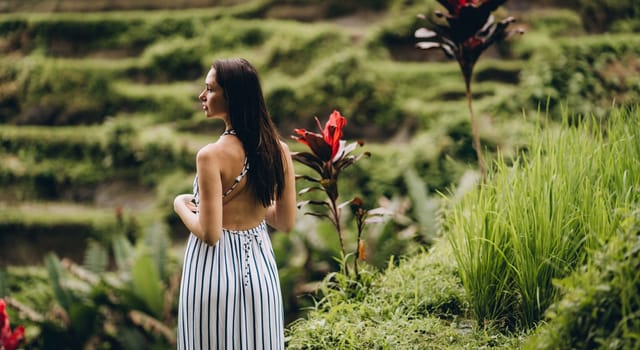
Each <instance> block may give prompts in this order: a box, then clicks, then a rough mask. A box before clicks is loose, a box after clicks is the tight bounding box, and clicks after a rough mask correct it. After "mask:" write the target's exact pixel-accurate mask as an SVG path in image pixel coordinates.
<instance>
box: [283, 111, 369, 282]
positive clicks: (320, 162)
mask: <svg viewBox="0 0 640 350" xmlns="http://www.w3.org/2000/svg"><path fill="white" fill-rule="evenodd" d="M315 119H316V122H317V123H318V128H319V129H320V133H315V132H310V131H307V130H305V129H295V132H296V133H297V134H298V136H292V137H293V138H294V139H296V140H297V141H298V142H301V143H303V144H305V145H307V146H308V147H309V149H310V150H311V152H296V153H293V155H292V157H293V159H294V160H296V161H298V162H300V163H302V164H304V165H306V166H308V167H309V168H311V169H313V170H314V171H315V172H316V173H317V174H318V175H319V176H320V177H319V178H317V177H313V176H310V175H298V176H297V177H296V178H297V179H304V180H307V181H310V182H312V183H314V184H315V185H313V186H311V187H307V188H304V189H302V190H300V192H299V194H301V195H302V194H306V193H309V192H313V191H323V192H324V193H325V194H326V195H327V197H328V198H327V199H326V200H318V199H310V200H306V201H302V202H299V203H298V208H301V207H303V206H305V205H307V204H312V205H318V206H323V207H325V208H326V209H327V210H328V212H325V211H322V212H314V211H310V212H306V213H305V214H308V215H313V216H317V217H323V218H327V219H329V221H331V223H332V224H333V225H334V226H335V228H336V231H337V233H338V239H339V240H340V253H341V260H342V261H343V262H345V261H346V260H345V259H346V254H345V245H344V235H343V232H342V229H343V227H342V225H341V220H340V214H341V211H342V208H343V207H344V206H346V205H349V204H350V203H351V201H346V202H344V203H340V204H339V203H338V177H339V175H340V173H341V172H342V171H343V170H344V169H345V168H347V167H348V166H350V165H352V164H353V163H355V162H357V161H358V160H360V158H362V157H363V156H369V155H370V154H369V152H363V153H360V154H358V155H352V154H351V152H352V151H353V150H355V149H356V147H358V146H362V145H363V144H364V143H363V142H362V141H356V142H352V143H350V144H347V142H346V141H345V140H342V134H343V132H342V128H343V127H344V126H345V125H346V123H347V119H346V118H345V117H344V116H343V115H341V114H340V112H339V111H337V110H334V111H333V113H331V115H330V116H329V120H328V121H327V123H326V124H325V127H324V129H323V128H322V126H321V124H320V120H318V117H315ZM343 267H344V269H345V272H346V273H347V274H348V272H349V270H348V268H347V265H346V263H345V264H343Z"/></svg>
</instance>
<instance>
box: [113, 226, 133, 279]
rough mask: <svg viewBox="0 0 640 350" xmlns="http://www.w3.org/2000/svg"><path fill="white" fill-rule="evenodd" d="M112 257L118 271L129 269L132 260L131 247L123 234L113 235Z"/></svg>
mask: <svg viewBox="0 0 640 350" xmlns="http://www.w3.org/2000/svg"><path fill="white" fill-rule="evenodd" d="M112 248H113V258H114V260H115V262H116V267H117V268H118V270H119V271H120V272H125V271H129V269H130V268H131V265H132V261H133V256H134V255H133V247H132V246H131V243H129V240H128V239H127V237H125V236H124V235H119V236H115V237H114V238H113V241H112Z"/></svg>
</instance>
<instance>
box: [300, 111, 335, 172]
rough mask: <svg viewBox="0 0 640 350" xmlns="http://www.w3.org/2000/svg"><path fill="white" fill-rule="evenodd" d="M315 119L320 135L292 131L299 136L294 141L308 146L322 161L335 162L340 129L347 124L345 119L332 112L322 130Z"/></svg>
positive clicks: (301, 130)
mask: <svg viewBox="0 0 640 350" xmlns="http://www.w3.org/2000/svg"><path fill="white" fill-rule="evenodd" d="M315 119H316V123H317V124H318V129H319V130H320V132H321V134H318V133H315V132H311V131H307V130H305V129H294V131H295V132H296V133H297V134H298V135H300V136H295V139H296V140H298V141H299V142H301V143H304V144H305V145H307V146H309V148H311V151H312V152H313V153H314V154H315V155H316V156H318V158H320V159H321V160H322V161H324V162H327V161H334V160H336V159H335V157H336V154H338V151H339V150H340V139H341V138H342V128H344V126H345V125H346V124H347V119H346V118H345V117H344V116H342V114H340V112H339V111H336V110H334V111H333V113H331V115H330V116H329V120H328V121H327V123H326V124H325V126H324V129H323V128H322V125H321V124H320V120H318V117H315Z"/></svg>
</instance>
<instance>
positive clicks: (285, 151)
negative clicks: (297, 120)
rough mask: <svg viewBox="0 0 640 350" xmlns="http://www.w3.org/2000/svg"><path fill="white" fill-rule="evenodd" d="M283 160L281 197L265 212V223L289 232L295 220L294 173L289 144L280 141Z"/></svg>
mask: <svg viewBox="0 0 640 350" xmlns="http://www.w3.org/2000/svg"><path fill="white" fill-rule="evenodd" d="M280 145H281V147H282V156H283V160H284V164H283V165H284V177H285V180H284V189H283V191H282V197H281V198H280V199H278V200H276V201H275V202H274V203H273V204H272V205H271V206H270V207H269V208H268V209H267V214H266V219H267V224H269V226H271V227H273V228H275V229H277V230H279V231H283V232H289V231H291V229H292V228H293V225H294V224H295V222H296V214H297V211H298V210H297V208H296V173H295V169H294V168H293V160H292V159H291V153H290V152H289V146H287V144H286V143H284V142H282V141H280Z"/></svg>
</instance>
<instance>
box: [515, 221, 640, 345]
mask: <svg viewBox="0 0 640 350" xmlns="http://www.w3.org/2000/svg"><path fill="white" fill-rule="evenodd" d="M639 252H640V211H638V210H635V211H634V212H631V213H630V215H629V216H628V217H627V218H626V220H625V221H624V222H623V224H622V225H621V226H620V228H619V229H618V230H617V232H616V233H614V234H612V237H611V238H610V239H609V240H607V241H606V242H604V243H603V244H602V246H601V247H600V248H599V249H598V251H597V252H596V253H595V255H594V258H593V259H592V260H591V261H590V262H589V263H588V264H587V265H585V266H584V268H583V269H580V270H578V271H576V272H575V273H574V274H572V275H571V276H569V277H567V278H564V279H562V280H560V281H558V282H557V285H558V287H559V288H560V290H561V291H562V294H563V295H562V298H561V299H560V300H559V301H558V302H556V303H555V304H553V305H552V306H551V307H550V308H549V310H548V311H547V313H546V316H547V322H546V323H544V324H543V325H542V326H541V327H540V328H539V329H538V330H537V332H536V334H535V335H534V336H533V337H531V339H529V340H528V341H527V342H526V344H525V349H605V348H606V349H636V348H638V345H639V343H638V342H639V339H640V320H639V319H638V317H637V315H638V310H639V309H640V295H639V294H638V290H639V289H640V270H638V266H640V254H639Z"/></svg>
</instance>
